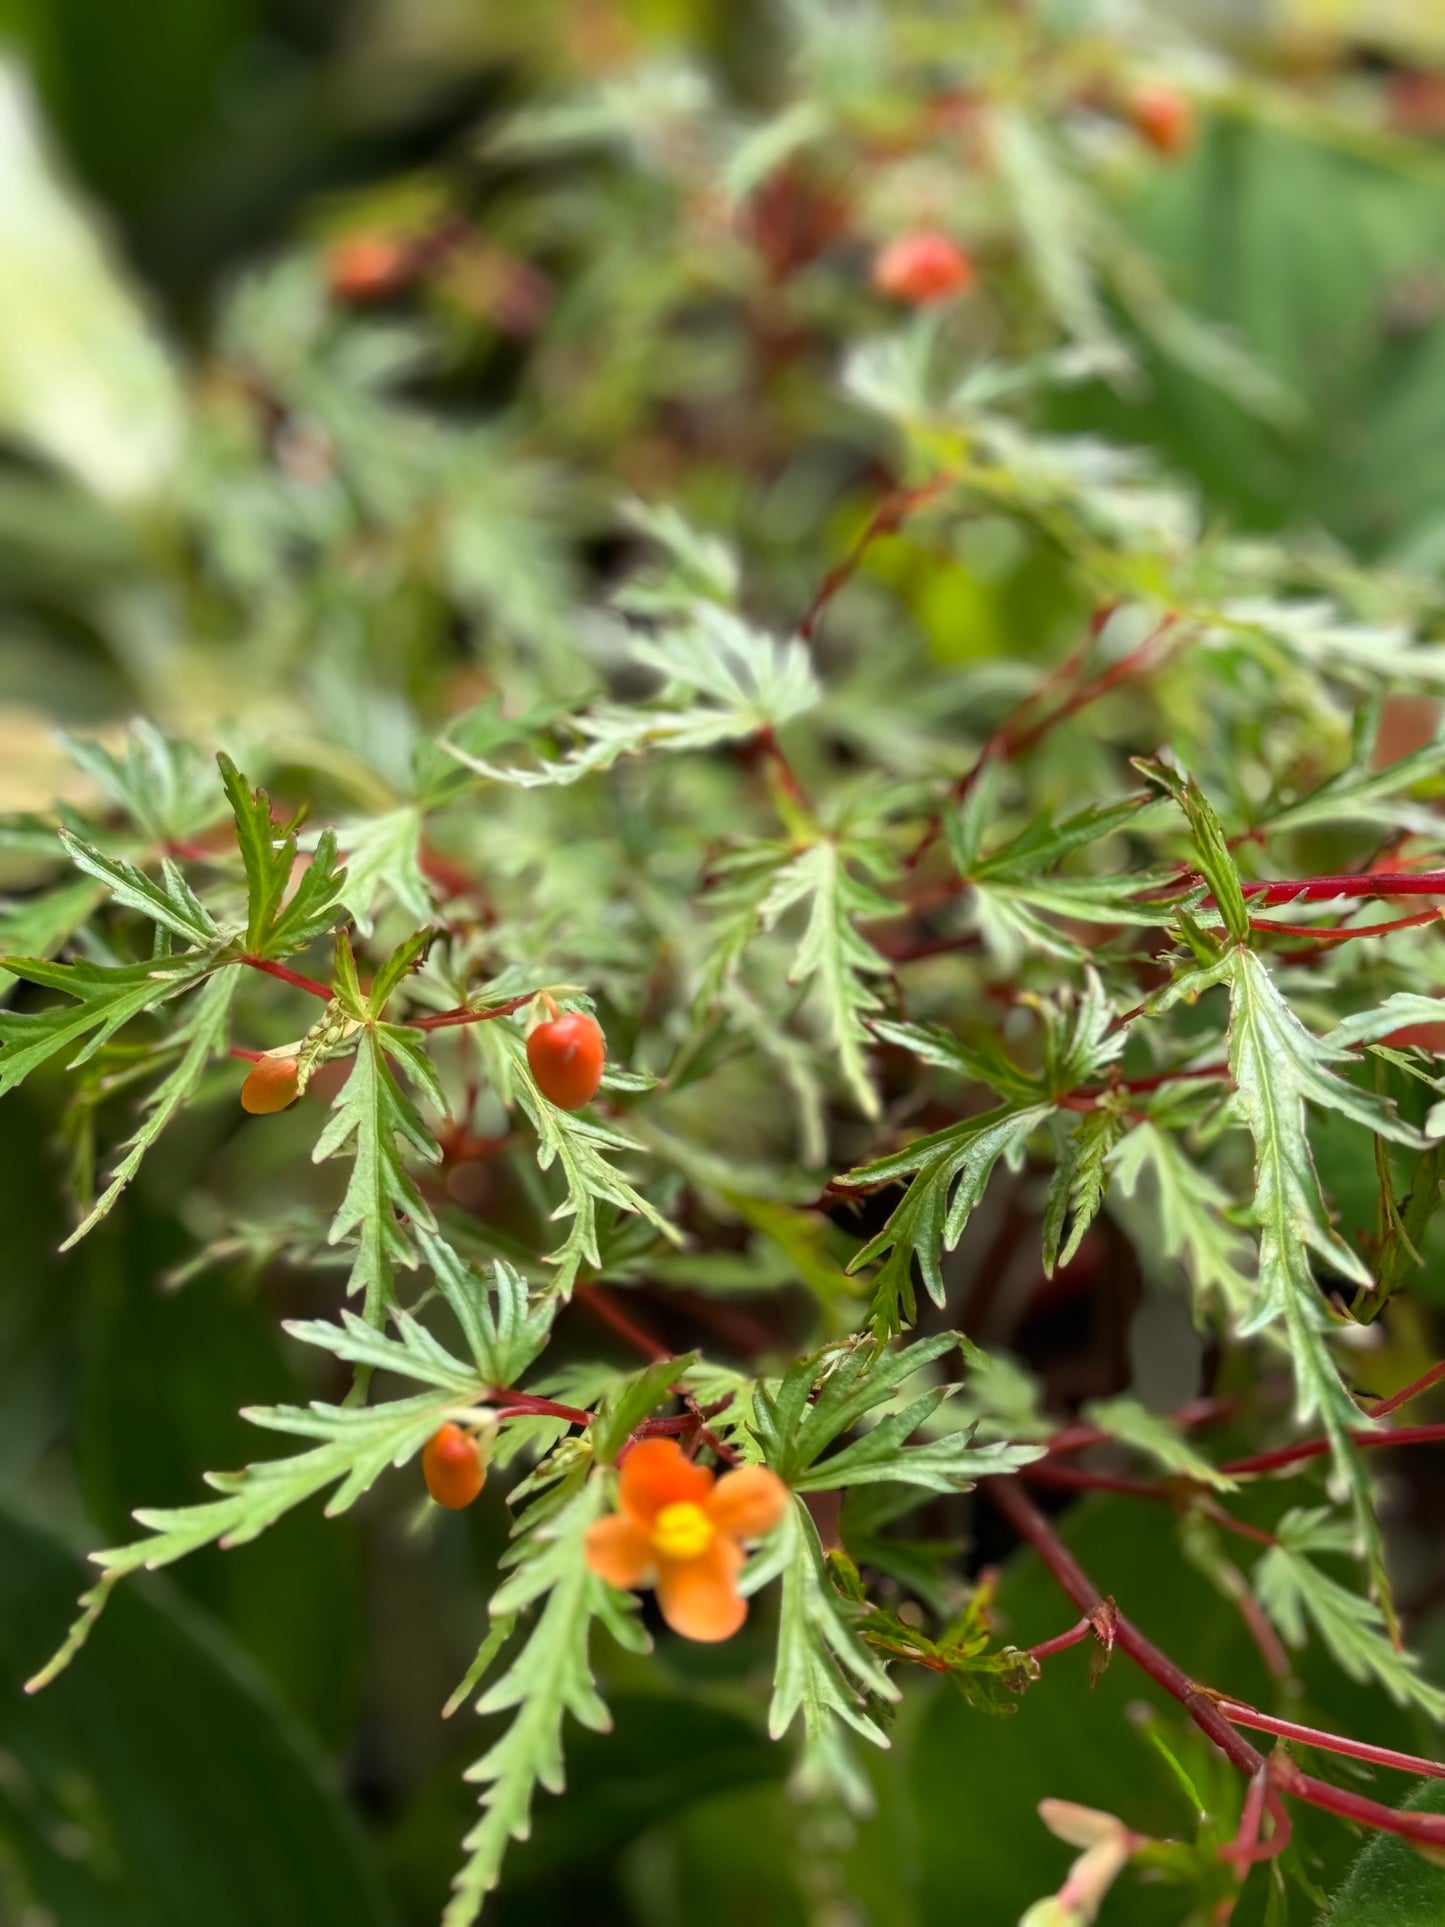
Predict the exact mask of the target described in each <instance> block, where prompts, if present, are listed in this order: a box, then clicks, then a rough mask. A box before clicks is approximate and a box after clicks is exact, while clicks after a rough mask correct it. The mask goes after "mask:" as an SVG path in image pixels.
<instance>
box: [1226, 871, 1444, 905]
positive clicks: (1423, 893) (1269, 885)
mask: <svg viewBox="0 0 1445 1927" xmlns="http://www.w3.org/2000/svg"><path fill="white" fill-rule="evenodd" d="M1240 888H1241V889H1242V890H1243V892H1244V894H1245V896H1247V897H1258V898H1259V899H1260V901H1261V902H1263V903H1328V902H1330V901H1332V900H1333V899H1334V898H1336V897H1445V870H1376V871H1374V872H1369V871H1367V872H1365V873H1364V874H1363V875H1354V874H1351V875H1348V876H1320V877H1297V878H1295V879H1293V880H1285V881H1279V880H1276V881H1273V882H1261V881H1257V882H1253V883H1245V884H1241V886H1240Z"/></svg>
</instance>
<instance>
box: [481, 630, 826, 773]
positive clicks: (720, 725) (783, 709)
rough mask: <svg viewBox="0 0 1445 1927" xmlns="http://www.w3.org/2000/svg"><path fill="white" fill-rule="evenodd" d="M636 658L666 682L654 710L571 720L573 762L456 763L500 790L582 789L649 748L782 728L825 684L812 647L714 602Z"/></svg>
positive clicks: (642, 646) (697, 746) (636, 650)
mask: <svg viewBox="0 0 1445 1927" xmlns="http://www.w3.org/2000/svg"><path fill="white" fill-rule="evenodd" d="M633 655H634V656H635V658H636V659H637V661H638V662H639V663H641V664H642V665H644V666H645V667H646V668H649V669H651V670H653V671H654V672H655V673H656V674H657V675H659V676H660V677H661V678H662V679H663V683H664V688H663V691H662V694H661V696H660V697H659V699H658V701H657V702H656V703H655V704H652V705H648V706H642V705H639V706H637V707H623V706H621V705H616V704H603V705H599V706H598V707H597V708H595V709H592V710H587V711H583V712H582V713H580V714H579V715H576V716H573V717H572V718H570V724H569V726H570V728H571V729H572V730H573V731H574V732H575V733H576V734H577V735H578V736H580V737H581V738H582V747H581V748H579V749H577V750H574V751H573V752H572V754H571V755H569V756H566V757H564V758H560V759H558V760H555V761H552V762H546V763H543V764H542V765H541V766H540V767H539V768H534V769H526V768H521V767H516V766H513V767H509V768H501V767H499V766H498V765H496V764H494V763H491V762H489V761H488V760H487V759H486V758H485V757H481V756H476V755H474V754H472V753H471V752H470V751H469V750H467V749H464V748H463V747H462V745H461V744H460V743H459V742H456V741H451V742H448V743H446V745H445V746H446V747H447V748H448V749H449V750H450V751H451V753H452V755H454V756H455V757H456V758H457V760H458V761H459V762H462V763H465V764H466V766H467V767H468V768H469V769H474V770H476V771H477V772H478V773H479V774H480V775H482V776H488V777H491V778H492V779H493V781H495V782H500V783H511V784H515V785H517V786H518V787H520V788H523V789H534V788H536V787H538V786H539V785H545V784H559V783H562V784H566V783H576V782H578V781H579V780H580V779H581V778H582V777H584V776H590V775H592V774H594V773H595V772H596V771H599V770H605V769H610V768H611V767H612V765H613V764H614V763H615V762H617V761H618V760H619V758H621V757H624V756H638V755H641V754H643V753H644V752H645V751H647V750H655V749H665V750H672V751H683V750H702V749H712V748H715V747H716V746H717V745H718V744H719V743H729V742H741V741H746V740H747V739H748V738H749V737H751V736H756V735H757V734H758V733H759V732H760V731H762V730H772V729H778V728H780V727H781V726H782V725H783V724H784V723H786V722H789V721H790V720H791V719H792V718H793V717H794V716H798V715H801V714H802V713H803V711H804V710H806V709H810V708H811V707H812V706H813V704H814V703H815V702H816V701H817V699H818V684H817V681H816V679H815V677H814V675H813V667H812V660H811V658H810V656H809V653H808V650H807V647H806V645H805V644H803V643H801V642H799V641H797V640H796V639H793V640H789V641H787V642H777V641H775V640H774V639H773V638H772V637H771V636H767V635H763V634H761V633H760V632H759V631H758V630H756V629H752V628H750V627H749V626H748V625H747V624H746V623H745V622H743V621H742V620H741V619H740V618H739V617H738V616H736V615H734V614H733V613H732V612H731V611H730V610H728V609H723V608H720V607H719V606H718V605H717V604H716V603H709V602H703V601H698V602H694V603H693V604H692V605H691V606H690V608H689V611H688V621H687V623H686V624H685V626H680V627H676V628H672V629H668V630H664V631H663V632H662V633H660V634H659V635H657V636H656V637H654V638H651V639H650V640H643V639H635V640H634V643H633Z"/></svg>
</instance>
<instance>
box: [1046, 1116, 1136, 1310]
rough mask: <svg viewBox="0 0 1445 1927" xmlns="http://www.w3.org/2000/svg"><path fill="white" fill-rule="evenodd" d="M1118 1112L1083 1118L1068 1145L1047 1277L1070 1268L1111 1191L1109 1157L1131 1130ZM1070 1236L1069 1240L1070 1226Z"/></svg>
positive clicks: (1050, 1216)
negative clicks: (1067, 1228) (1128, 1130)
mask: <svg viewBox="0 0 1445 1927" xmlns="http://www.w3.org/2000/svg"><path fill="white" fill-rule="evenodd" d="M1125 1128H1126V1126H1125V1121H1124V1119H1123V1117H1121V1116H1120V1114H1119V1112H1118V1111H1116V1110H1112V1109H1108V1108H1105V1107H1100V1108H1099V1109H1097V1110H1094V1111H1090V1112H1088V1113H1087V1114H1086V1115H1085V1116H1084V1117H1082V1118H1081V1119H1080V1120H1079V1122H1078V1123H1077V1124H1076V1125H1075V1126H1074V1128H1073V1129H1072V1130H1071V1131H1070V1132H1069V1134H1068V1136H1067V1137H1066V1138H1065V1139H1064V1142H1063V1145H1062V1147H1061V1148H1060V1152H1059V1161H1058V1164H1057V1165H1056V1166H1055V1169H1054V1177H1053V1183H1052V1184H1051V1185H1050V1186H1049V1197H1048V1203H1047V1205H1046V1207H1045V1210H1044V1238H1043V1260H1044V1276H1045V1277H1046V1278H1052V1277H1053V1275H1054V1271H1055V1268H1056V1267H1057V1266H1059V1265H1066V1264H1067V1263H1068V1262H1069V1260H1070V1259H1071V1258H1072V1257H1073V1255H1074V1253H1075V1252H1076V1251H1077V1250H1078V1248H1079V1245H1080V1243H1081V1241H1082V1239H1083V1236H1084V1233H1085V1232H1086V1231H1087V1230H1088V1228H1089V1226H1090V1225H1091V1224H1092V1223H1093V1222H1094V1219H1095V1218H1096V1217H1097V1216H1098V1215H1099V1208H1100V1206H1101V1205H1102V1204H1103V1202H1104V1193H1105V1192H1106V1191H1107V1189H1108V1186H1109V1156H1110V1153H1111V1152H1112V1151H1113V1150H1114V1147H1115V1146H1116V1145H1117V1143H1118V1142H1119V1139H1120V1136H1121V1135H1122V1134H1123V1132H1124V1130H1125ZM1065 1225H1068V1227H1069V1235H1068V1237H1067V1238H1064V1226H1065Z"/></svg>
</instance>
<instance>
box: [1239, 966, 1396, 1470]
mask: <svg viewBox="0 0 1445 1927" xmlns="http://www.w3.org/2000/svg"><path fill="white" fill-rule="evenodd" d="M1228 975H1229V984H1230V1029H1229V1065H1230V1070H1231V1072H1232V1073H1233V1076H1234V1081H1235V1085H1236V1087H1237V1096H1236V1100H1235V1101H1236V1104H1237V1106H1238V1109H1239V1112H1240V1115H1241V1116H1242V1117H1243V1119H1244V1121H1245V1123H1246V1125H1247V1126H1248V1127H1249V1131H1250V1135H1251V1136H1252V1137H1253V1139H1254V1147H1255V1198H1254V1216H1255V1221H1256V1223H1257V1224H1258V1226H1259V1283H1258V1287H1257V1290H1256V1295H1255V1303H1254V1309H1253V1311H1252V1312H1251V1314H1250V1316H1249V1318H1248V1320H1247V1322H1246V1323H1245V1325H1244V1326H1243V1328H1242V1329H1243V1330H1244V1332H1246V1333H1249V1332H1255V1331H1260V1330H1263V1329H1264V1327H1265V1326H1267V1325H1270V1324H1273V1323H1276V1322H1280V1323H1282V1324H1283V1325H1284V1326H1285V1329H1286V1330H1287V1331H1288V1333H1289V1336H1290V1345H1291V1351H1292V1353H1293V1357H1294V1365H1295V1379H1296V1384H1297V1386H1298V1390H1299V1413H1300V1416H1301V1417H1302V1418H1308V1417H1309V1416H1310V1415H1311V1414H1312V1413H1314V1412H1315V1411H1320V1412H1322V1413H1323V1414H1324V1416H1325V1420H1326V1423H1327V1424H1328V1425H1329V1426H1330V1428H1331V1431H1332V1433H1337V1432H1342V1431H1343V1428H1345V1427H1348V1426H1350V1425H1354V1424H1358V1422H1359V1412H1358V1409H1357V1408H1356V1406H1355V1404H1354V1401H1353V1400H1352V1399H1351V1398H1350V1397H1349V1395H1348V1393H1347V1392H1346V1391H1345V1389H1344V1387H1343V1386H1342V1385H1341V1383H1340V1379H1339V1374H1338V1372H1337V1371H1336V1369H1335V1367H1334V1364H1333V1361H1332V1360H1331V1358H1330V1356H1329V1353H1328V1351H1327V1349H1326V1348H1325V1346H1324V1344H1323V1342H1322V1339H1321V1336H1320V1334H1321V1333H1322V1332H1323V1331H1324V1330H1326V1329H1327V1328H1328V1326H1329V1322H1330V1320H1329V1314H1328V1312H1327V1310H1326V1308H1325V1304H1324V1301H1323V1299H1322V1298H1321V1296H1320V1293H1319V1291H1318V1290H1317V1289H1316V1286H1315V1282H1314V1278H1313V1275H1312V1272H1311V1268H1310V1253H1311V1252H1314V1253H1316V1254H1317V1255H1318V1256H1319V1257H1321V1258H1323V1259H1324V1260H1325V1261H1326V1262H1327V1263H1328V1264H1329V1265H1330V1266H1331V1267H1332V1268H1333V1269H1334V1270H1335V1271H1337V1272H1340V1273H1342V1274H1343V1275H1344V1276H1345V1277H1347V1278H1350V1279H1352V1280H1353V1281H1354V1282H1355V1283H1357V1284H1361V1285H1365V1286H1368V1285H1369V1284H1370V1283H1371V1282H1372V1281H1371V1278H1370V1274H1369V1272H1368V1271H1367V1270H1366V1268H1365V1266H1364V1264H1363V1262H1362V1260H1361V1259H1360V1258H1359V1257H1358V1256H1357V1254H1356V1253H1355V1252H1354V1251H1353V1250H1352V1249H1351V1247H1350V1246H1348V1245H1347V1244H1346V1243H1345V1242H1344V1240H1343V1239H1342V1238H1340V1236H1339V1235H1338V1233H1336V1231H1335V1230H1334V1228H1333V1227H1332V1225H1331V1224H1330V1222H1329V1218H1328V1216H1327V1213H1326V1210H1325V1204H1324V1199H1323V1197H1322V1195H1321V1192H1320V1185H1319V1179H1318V1177H1317V1175H1316V1173H1315V1165H1314V1158H1313V1155H1312V1154H1311V1151H1310V1145H1309V1138H1308V1135H1307V1133H1306V1128H1305V1104H1306V1102H1309V1103H1313V1104H1319V1105H1321V1106H1323V1107H1325V1108H1327V1109H1330V1110H1334V1111H1338V1112H1339V1113H1340V1114H1341V1115H1342V1116H1345V1117H1348V1118H1351V1119H1352V1120H1353V1121H1354V1122H1355V1123H1357V1124H1360V1125H1362V1126H1363V1127H1364V1129H1365V1130H1367V1131H1369V1132H1371V1133H1372V1134H1374V1135H1376V1136H1379V1137H1387V1138H1393V1139H1395V1140H1396V1141H1398V1142H1400V1143H1404V1144H1410V1145H1413V1146H1416V1147H1417V1148H1418V1147H1421V1146H1423V1143H1424V1140H1423V1139H1422V1138H1421V1137H1420V1135H1419V1133H1418V1132H1417V1131H1415V1130H1414V1129H1413V1128H1412V1127H1411V1126H1410V1125H1408V1124H1406V1123H1405V1122H1404V1121H1403V1120H1402V1119H1400V1118H1399V1117H1397V1116H1396V1115H1395V1112H1394V1107H1393V1106H1392V1105H1388V1104H1387V1103H1385V1102H1384V1101H1383V1100H1382V1099H1380V1098H1377V1097H1375V1096H1373V1095H1370V1094H1367V1093H1365V1092H1363V1091H1359V1090H1357V1089H1356V1088H1355V1086H1354V1085H1353V1084H1350V1083H1348V1082H1347V1081H1346V1080H1345V1079H1344V1078H1342V1077H1340V1076H1338V1075H1337V1074H1336V1072H1335V1071H1334V1070H1333V1069H1332V1068H1331V1066H1332V1065H1333V1064H1335V1063H1337V1062H1339V1061H1340V1060H1341V1059H1343V1058H1346V1055H1347V1054H1346V1052H1345V1051H1344V1050H1343V1049H1341V1048H1340V1047H1339V1046H1338V1045H1335V1044H1332V1043H1331V1042H1330V1041H1329V1040H1328V1039H1322V1038H1318V1037H1315V1036H1314V1035H1313V1034H1312V1033H1311V1032H1310V1031H1308V1030H1306V1029H1305V1027H1304V1025H1303V1024H1302V1023H1301V1022H1300V1020H1299V1019H1298V1018H1297V1017H1296V1016H1295V1014H1294V1012H1293V1011H1292V1010H1291V1009H1290V1007H1289V1005H1288V1004H1287V1003H1286V1002H1285V1001H1284V998H1283V997H1282V996H1281V995H1280V993H1279V990H1278V989H1277V988H1276V986H1275V983H1274V980H1273V979H1272V978H1271V976H1270V974H1269V971H1268V970H1267V969H1266V967H1265V965H1264V964H1263V963H1262V962H1261V960H1260V959H1259V958H1258V957H1257V956H1255V955H1254V953H1253V952H1252V951H1248V950H1243V949H1237V950H1234V951H1232V952H1231V953H1230V957H1229V973H1228Z"/></svg>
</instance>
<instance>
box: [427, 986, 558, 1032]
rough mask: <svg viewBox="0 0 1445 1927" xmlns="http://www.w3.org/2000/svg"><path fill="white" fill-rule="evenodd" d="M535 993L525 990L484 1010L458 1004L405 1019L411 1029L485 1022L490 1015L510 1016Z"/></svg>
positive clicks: (429, 1028)
mask: <svg viewBox="0 0 1445 1927" xmlns="http://www.w3.org/2000/svg"><path fill="white" fill-rule="evenodd" d="M537 994H538V993H537V992H536V991H535V990H526V991H523V993H522V995H521V996H520V997H509V998H508V999H507V1001H506V1003H504V1004H488V1005H487V1007H486V1009H485V1010H474V1009H472V1008H471V1006H470V1005H468V1004H458V1005H457V1007H456V1009H455V1010H437V1011H432V1012H431V1013H430V1014H429V1015H427V1016H425V1017H408V1018H407V1020H406V1021H407V1024H408V1026H409V1027H410V1028H411V1029H412V1030H449V1029H451V1027H452V1026H453V1025H455V1024H485V1023H486V1022H487V1020H488V1019H489V1018H491V1017H510V1016H511V1014H512V1012H513V1011H514V1010H520V1009H521V1008H522V1006H523V1004H530V1003H531V1001H532V999H533V998H534V997H535V996H536V995H537Z"/></svg>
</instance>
